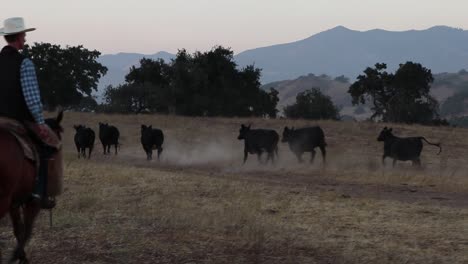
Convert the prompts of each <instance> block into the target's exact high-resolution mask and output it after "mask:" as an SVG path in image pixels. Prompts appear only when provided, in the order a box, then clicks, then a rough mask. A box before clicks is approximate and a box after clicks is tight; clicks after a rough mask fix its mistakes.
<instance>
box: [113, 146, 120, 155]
mask: <svg viewBox="0 0 468 264" xmlns="http://www.w3.org/2000/svg"><path fill="white" fill-rule="evenodd" d="M114 147H115V155H117V148H118V147H119V144H115V145H114Z"/></svg>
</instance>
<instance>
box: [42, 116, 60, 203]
mask: <svg viewBox="0 0 468 264" xmlns="http://www.w3.org/2000/svg"><path fill="white" fill-rule="evenodd" d="M62 119H63V111H60V112H59V113H58V115H57V117H55V118H47V119H46V120H45V122H46V124H47V125H48V126H49V127H50V129H51V130H52V131H53V132H54V133H55V134H56V135H57V137H58V138H59V139H60V140H62V133H63V127H62V125H61V123H62ZM62 154H63V153H62V147H61V146H60V147H59V148H58V151H57V152H55V153H54V154H53V155H52V157H51V159H50V160H49V173H48V177H49V178H48V186H47V191H48V193H49V195H50V196H57V195H59V194H60V193H61V192H62V180H63V156H62Z"/></svg>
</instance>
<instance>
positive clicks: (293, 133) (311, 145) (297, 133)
mask: <svg viewBox="0 0 468 264" xmlns="http://www.w3.org/2000/svg"><path fill="white" fill-rule="evenodd" d="M281 141H282V142H283V143H285V142H288V144H289V148H290V149H291V151H292V152H293V153H294V154H296V157H297V159H298V160H299V162H300V163H302V162H303V160H302V154H304V152H311V157H310V163H313V162H314V158H315V148H316V147H319V148H320V151H321V152H322V159H323V163H324V164H325V162H326V155H327V152H326V150H325V147H326V146H327V143H325V134H324V133H323V130H322V129H321V128H320V127H319V126H315V127H306V128H301V129H294V127H293V128H291V129H290V128H288V127H285V128H284V130H283V138H282V140H281Z"/></svg>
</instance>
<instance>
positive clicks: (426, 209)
mask: <svg viewBox="0 0 468 264" xmlns="http://www.w3.org/2000/svg"><path fill="white" fill-rule="evenodd" d="M100 121H104V122H109V123H110V124H114V125H116V126H117V127H118V128H119V129H120V131H121V135H122V136H121V143H122V146H121V150H120V153H119V155H117V156H114V155H110V156H103V155H102V148H101V146H100V145H99V144H98V141H97V143H96V148H95V152H94V155H93V157H92V159H91V160H90V161H88V160H83V159H77V153H76V150H75V148H74V144H73V135H74V130H73V127H72V126H73V124H78V123H81V124H86V125H89V126H91V127H93V128H94V129H95V131H96V132H97V124H98V122H100ZM241 123H252V124H253V127H256V128H259V127H263V128H272V129H276V130H277V131H278V132H279V133H280V132H281V131H282V129H283V127H284V126H285V125H288V126H295V127H301V126H308V125H315V124H318V125H320V126H322V128H323V129H324V131H325V133H326V140H327V143H328V164H327V165H326V166H322V160H321V157H320V155H317V158H316V162H315V163H314V164H313V165H310V164H309V163H304V164H298V163H297V161H296V159H295V157H294V156H293V155H292V154H291V153H290V151H289V149H288V147H287V145H284V144H281V145H280V150H279V156H280V157H279V158H280V159H279V161H278V163H277V164H275V165H259V164H258V162H257V159H256V157H254V156H250V157H249V160H248V162H247V164H246V165H245V166H242V165H241V164H242V156H243V142H241V141H238V140H237V135H238V130H239V127H240V124H241ZM141 124H148V125H149V124H152V125H153V127H158V128H161V129H163V130H164V132H165V144H164V148H165V149H164V152H163V154H162V160H161V161H160V162H158V161H157V160H153V161H151V162H147V161H146V159H145V157H146V156H145V154H144V152H143V150H142V148H141V145H140V143H139V135H140V125H141ZM383 126H384V125H383V124H371V123H352V122H331V121H323V122H310V121H291V120H262V119H223V118H185V117H174V116H151V115H138V116H135V115H128V116H122V115H101V114H79V113H66V115H65V123H64V127H65V129H66V132H65V135H64V144H65V152H66V155H65V185H64V186H65V191H64V194H63V195H62V196H61V197H59V201H58V206H57V208H56V209H55V210H54V218H53V222H54V225H53V227H52V228H51V227H49V224H48V213H47V212H42V213H41V215H40V217H39V219H38V222H37V224H36V227H35V233H34V237H33V239H32V241H31V242H30V244H29V246H28V249H27V251H28V253H29V255H30V256H31V258H32V259H33V263H382V264H385V263H403V264H404V263H424V264H427V263H468V137H467V136H468V130H466V129H458V128H432V127H423V126H403V125H394V126H393V128H394V131H395V134H397V135H400V136H412V135H423V136H425V137H426V138H427V139H429V140H430V141H435V142H439V141H440V142H441V143H442V147H443V152H442V154H441V155H436V154H437V150H438V149H437V148H434V147H432V146H428V145H425V147H424V150H423V156H422V163H423V168H422V169H415V168H413V167H412V166H411V165H410V164H408V163H399V164H398V165H397V167H396V168H394V169H393V168H391V160H387V166H385V167H384V166H382V165H381V161H380V160H381V154H382V149H383V146H382V144H381V143H380V142H377V141H376V138H377V135H378V133H379V132H380V130H381V129H382V127H383ZM306 160H307V159H306ZM0 246H1V248H2V249H4V255H6V254H9V253H10V251H11V248H12V247H13V246H14V239H13V235H12V231H11V228H10V226H9V221H8V220H7V219H4V220H2V221H0ZM4 257H6V256H4Z"/></svg>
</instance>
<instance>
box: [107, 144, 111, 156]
mask: <svg viewBox="0 0 468 264" xmlns="http://www.w3.org/2000/svg"><path fill="white" fill-rule="evenodd" d="M110 149H111V145H107V154H110Z"/></svg>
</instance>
